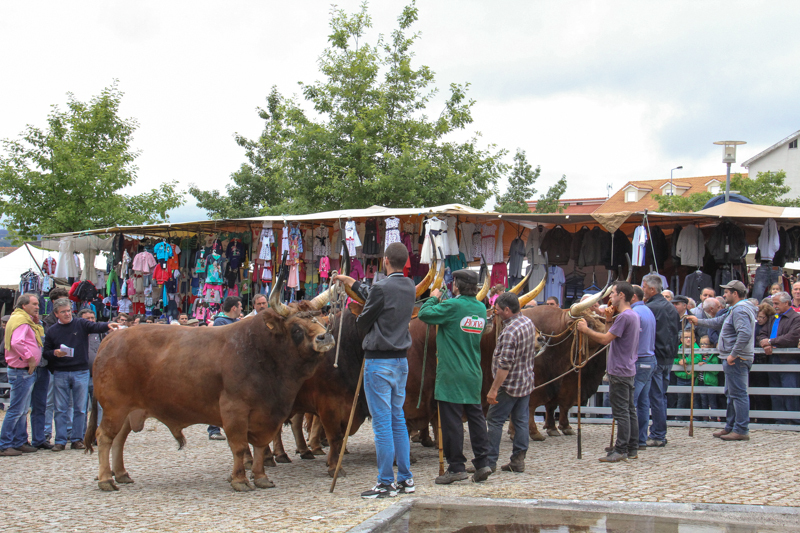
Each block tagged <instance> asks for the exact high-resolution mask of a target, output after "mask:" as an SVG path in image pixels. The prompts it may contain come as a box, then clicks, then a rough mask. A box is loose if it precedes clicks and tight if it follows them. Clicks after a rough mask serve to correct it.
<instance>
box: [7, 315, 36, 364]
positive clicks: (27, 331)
mask: <svg viewBox="0 0 800 533" xmlns="http://www.w3.org/2000/svg"><path fill="white" fill-rule="evenodd" d="M31 357H33V358H34V359H35V360H36V365H37V366H38V365H39V362H40V361H41V360H42V347H41V346H39V343H38V342H36V334H35V333H34V332H33V329H32V328H31V327H30V326H29V325H28V324H21V325H20V326H18V327H17V329H15V330H14V333H13V334H12V335H11V348H9V349H8V350H6V364H8V366H10V367H12V368H28V361H29V360H30V358H31Z"/></svg>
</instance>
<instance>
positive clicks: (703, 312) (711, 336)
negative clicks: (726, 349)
mask: <svg viewBox="0 0 800 533" xmlns="http://www.w3.org/2000/svg"><path fill="white" fill-rule="evenodd" d="M720 309H722V306H721V305H720V303H719V301H718V300H717V299H716V298H714V297H713V296H711V297H708V298H706V299H705V300H703V303H702V304H701V305H698V306H697V307H696V308H694V309H692V311H691V314H692V315H694V316H696V317H697V318H715V317H716V316H717V313H719V311H720ZM694 336H695V338H696V339H700V338H702V337H705V336H708V341H709V342H710V343H711V344H712V345H714V346H716V345H717V341H718V340H719V329H713V328H707V327H705V326H698V327H697V329H695V335H694Z"/></svg>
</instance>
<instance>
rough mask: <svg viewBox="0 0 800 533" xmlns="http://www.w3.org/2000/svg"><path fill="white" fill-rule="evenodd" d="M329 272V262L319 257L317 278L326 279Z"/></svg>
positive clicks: (325, 258)
mask: <svg viewBox="0 0 800 533" xmlns="http://www.w3.org/2000/svg"><path fill="white" fill-rule="evenodd" d="M330 271H331V261H330V259H328V258H327V257H320V259H319V277H321V278H325V279H327V278H328V272H330Z"/></svg>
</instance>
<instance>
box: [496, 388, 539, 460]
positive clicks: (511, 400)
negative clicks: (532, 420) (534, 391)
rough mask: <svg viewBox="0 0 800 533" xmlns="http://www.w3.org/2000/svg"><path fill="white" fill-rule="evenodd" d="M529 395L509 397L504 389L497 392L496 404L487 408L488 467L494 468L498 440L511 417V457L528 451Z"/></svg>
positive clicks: (498, 451)
mask: <svg viewBox="0 0 800 533" xmlns="http://www.w3.org/2000/svg"><path fill="white" fill-rule="evenodd" d="M530 401H531V395H530V394H527V395H525V396H521V397H516V396H510V395H509V394H508V393H507V392H506V390H505V389H504V388H501V389H500V390H499V391H498V392H497V403H496V404H495V405H490V406H489V412H488V413H487V415H486V425H487V426H488V428H489V454H488V455H487V457H486V460H487V465H488V466H496V465H497V458H498V457H499V456H500V439H501V438H502V437H503V425H504V424H505V423H506V420H508V417H509V415H511V423H512V424H514V446H513V448H512V450H511V456H512V457H513V456H515V455H517V454H519V453H521V452H527V451H528V444H529V441H530V436H529V434H528V413H529V411H530V405H529V404H530Z"/></svg>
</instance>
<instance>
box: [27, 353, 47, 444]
mask: <svg viewBox="0 0 800 533" xmlns="http://www.w3.org/2000/svg"><path fill="white" fill-rule="evenodd" d="M49 388H50V371H49V370H47V367H46V366H40V367H37V368H36V384H35V385H34V386H33V393H32V394H31V444H32V445H33V446H39V445H40V444H43V443H44V442H45V440H46V439H45V436H44V426H45V414H46V413H47V390H48V389H49Z"/></svg>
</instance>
